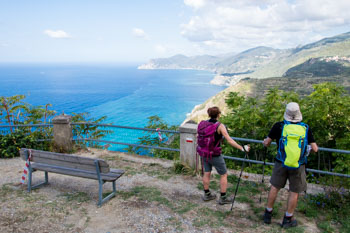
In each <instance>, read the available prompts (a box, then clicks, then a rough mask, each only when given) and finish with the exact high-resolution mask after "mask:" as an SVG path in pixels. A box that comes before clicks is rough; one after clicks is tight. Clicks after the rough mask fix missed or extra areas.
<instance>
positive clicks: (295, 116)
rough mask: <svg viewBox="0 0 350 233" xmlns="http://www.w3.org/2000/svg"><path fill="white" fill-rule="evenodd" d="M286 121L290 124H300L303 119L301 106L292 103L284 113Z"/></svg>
mask: <svg viewBox="0 0 350 233" xmlns="http://www.w3.org/2000/svg"><path fill="white" fill-rule="evenodd" d="M284 119H285V120H286V121H290V122H294V123H295V122H300V121H302V119H303V116H302V115H301V112H300V108H299V104H297V103H295V102H290V103H289V104H287V106H286V111H285V112H284Z"/></svg>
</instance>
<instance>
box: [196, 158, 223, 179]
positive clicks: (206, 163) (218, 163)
mask: <svg viewBox="0 0 350 233" xmlns="http://www.w3.org/2000/svg"><path fill="white" fill-rule="evenodd" d="M201 158H202V164H203V168H204V171H205V172H211V170H212V168H213V166H214V167H215V169H216V171H217V172H218V173H219V174H220V175H225V174H226V173H227V168H226V163H225V160H224V157H223V156H222V155H220V156H215V157H212V158H211V159H210V158H208V159H207V158H203V157H201Z"/></svg>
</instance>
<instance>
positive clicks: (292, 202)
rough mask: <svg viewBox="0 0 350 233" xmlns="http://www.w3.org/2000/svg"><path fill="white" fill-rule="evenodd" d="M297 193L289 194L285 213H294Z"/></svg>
mask: <svg viewBox="0 0 350 233" xmlns="http://www.w3.org/2000/svg"><path fill="white" fill-rule="evenodd" d="M298 197H299V193H294V192H289V197H288V205H287V212H288V213H290V214H292V215H293V213H294V210H295V208H296V207H297V203H298Z"/></svg>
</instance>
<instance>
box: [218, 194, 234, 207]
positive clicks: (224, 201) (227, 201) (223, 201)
mask: <svg viewBox="0 0 350 233" xmlns="http://www.w3.org/2000/svg"><path fill="white" fill-rule="evenodd" d="M231 203H232V198H231V197H227V196H226V195H225V196H220V199H219V200H218V204H219V205H225V204H231Z"/></svg>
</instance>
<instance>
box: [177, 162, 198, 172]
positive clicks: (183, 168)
mask: <svg viewBox="0 0 350 233" xmlns="http://www.w3.org/2000/svg"><path fill="white" fill-rule="evenodd" d="M174 172H175V174H182V175H189V176H195V175H196V170H194V169H192V168H191V167H190V166H188V165H186V164H183V163H181V162H180V161H176V162H175V163H174Z"/></svg>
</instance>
